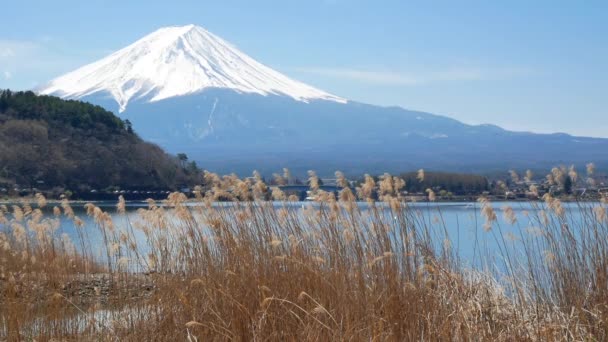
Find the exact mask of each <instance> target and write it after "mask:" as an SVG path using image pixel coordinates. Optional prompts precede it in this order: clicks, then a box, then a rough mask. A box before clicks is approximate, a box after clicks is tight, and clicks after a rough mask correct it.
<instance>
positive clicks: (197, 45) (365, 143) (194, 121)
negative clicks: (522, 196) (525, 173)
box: [37, 25, 608, 174]
mask: <svg viewBox="0 0 608 342" xmlns="http://www.w3.org/2000/svg"><path fill="white" fill-rule="evenodd" d="M37 92H38V93H40V94H46V95H55V96H59V97H62V98H69V99H78V100H83V101H88V102H91V103H94V104H98V105H101V106H103V107H105V108H106V109H109V110H113V111H116V112H118V113H119V115H120V116H121V117H122V118H123V119H129V120H130V121H131V122H132V123H133V125H134V127H135V130H136V131H137V132H138V133H139V135H140V136H142V137H143V138H144V139H147V140H150V141H152V142H155V143H157V144H159V145H161V146H162V147H164V148H165V149H167V150H168V151H169V152H173V153H177V152H184V153H187V154H188V155H189V157H190V158H191V159H194V160H197V161H198V162H199V163H200V165H202V166H203V167H204V168H206V169H209V170H214V171H218V172H241V173H243V172H250V171H251V170H253V169H258V170H259V171H261V172H265V173H269V172H273V171H277V170H280V169H281V168H282V167H289V168H291V169H292V170H294V171H295V172H298V171H300V172H301V171H303V170H306V169H316V170H317V171H319V172H320V173H321V174H329V173H330V172H333V171H334V170H337V169H342V170H345V171H348V172H350V173H360V172H384V171H388V172H399V171H404V170H409V169H413V168H420V167H425V168H435V169H443V170H458V171H472V170H476V171H491V170H492V171H493V170H505V169H507V168H540V167H549V166H553V165H556V164H562V163H563V164H582V163H585V162H588V161H593V162H595V163H596V164H608V153H606V151H607V150H608V139H598V138H584V137H573V136H570V135H567V134H561V133H558V134H534V133H527V132H512V131H507V130H504V129H502V128H499V127H497V126H493V125H467V124H464V123H461V122H459V121H456V120H453V119H450V118H448V117H445V116H440V115H434V114H430V113H424V112H416V111H410V110H406V109H403V108H399V107H379V106H373V105H368V104H363V103H358V102H354V101H349V100H347V99H344V98H342V97H339V96H336V95H333V94H330V93H327V92H324V91H322V90H319V89H317V88H315V87H312V86H309V85H306V84H304V83H302V82H299V81H296V80H293V79H291V78H289V77H287V76H285V75H283V74H281V73H279V72H277V71H275V70H273V69H271V68H270V67H268V66H265V65H263V64H261V63H259V62H257V61H256V60H254V59H253V58H251V57H249V56H248V55H246V54H245V53H243V52H241V51H240V50H238V49H237V48H236V47H234V46H233V45H231V44H230V43H228V42H226V41H224V40H223V39H221V38H219V37H217V36H215V35H214V34H212V33H210V32H208V31H206V30H205V29H203V28H201V27H198V26H194V25H188V26H176V27H167V28H161V29H159V30H157V31H155V32H153V33H151V34H149V35H147V36H145V37H143V38H142V39H140V40H138V41H136V42H135V43H133V44H131V45H129V46H127V47H125V48H123V49H121V50H119V51H117V52H115V53H113V54H111V55H109V56H107V57H105V58H103V59H101V60H99V61H96V62H93V63H91V64H88V65H85V66H83V67H81V68H79V69H76V70H74V71H72V72H70V73H67V74H65V75H63V76H60V77H58V78H56V79H54V80H52V81H50V82H49V83H48V84H46V85H45V86H43V87H41V88H39V89H37Z"/></svg>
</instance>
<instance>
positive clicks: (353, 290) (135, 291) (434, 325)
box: [0, 173, 608, 341]
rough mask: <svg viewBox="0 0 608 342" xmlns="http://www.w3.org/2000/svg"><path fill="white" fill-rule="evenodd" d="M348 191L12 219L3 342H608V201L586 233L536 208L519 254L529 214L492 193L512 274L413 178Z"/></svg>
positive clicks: (595, 209)
mask: <svg viewBox="0 0 608 342" xmlns="http://www.w3.org/2000/svg"><path fill="white" fill-rule="evenodd" d="M337 178H338V183H339V185H341V186H343V189H342V191H341V192H340V193H339V195H338V196H335V195H334V194H333V193H324V192H323V191H321V190H319V189H318V179H317V178H316V176H315V174H314V173H311V174H310V179H309V184H310V186H311V191H312V192H313V194H314V195H315V198H316V201H315V202H314V203H310V204H304V205H303V209H302V210H297V211H296V210H289V209H288V207H289V205H290V203H291V202H290V198H287V197H286V196H285V195H284V194H283V193H281V192H280V190H278V189H277V188H270V187H268V186H267V185H266V184H264V183H263V181H262V179H261V177H259V175H256V177H254V178H253V179H246V180H241V179H238V178H237V177H235V176H224V177H220V176H218V175H214V174H210V173H208V174H206V180H207V183H208V184H210V185H211V187H210V190H209V191H206V192H205V193H202V192H198V193H197V202H199V205H195V206H193V205H191V204H189V203H187V201H186V197H185V196H184V195H183V194H180V193H174V194H171V195H170V196H169V197H168V199H167V200H166V201H163V202H162V203H155V202H154V201H151V200H150V201H149V202H148V207H147V208H142V209H139V211H138V213H137V216H138V218H137V219H133V217H132V216H131V215H127V214H125V202H124V201H123V200H120V201H119V202H118V204H117V207H116V211H117V212H118V213H119V214H121V215H123V216H119V217H121V219H119V220H116V219H113V218H112V217H111V216H110V215H109V213H107V212H104V211H102V210H101V209H100V208H98V207H96V206H95V205H93V204H90V205H87V215H89V216H90V217H91V218H92V221H90V222H94V225H85V224H84V221H83V220H82V218H79V217H77V216H75V214H74V211H73V210H72V208H71V207H70V203H69V202H68V201H67V200H64V201H63V202H62V203H61V205H59V206H57V207H55V208H54V210H53V211H54V213H55V215H56V217H45V216H44V215H43V214H42V211H41V208H44V207H45V206H46V205H47V204H46V200H45V199H44V198H43V197H42V196H37V199H38V204H37V205H33V206H30V205H28V204H23V205H21V206H13V207H10V208H7V207H3V208H2V209H1V210H0V213H1V214H0V222H2V225H3V227H4V228H3V231H2V232H0V340H9V341H17V340H27V341H30V340H36V341H46V340H51V339H55V340H120V341H124V340H132V341H154V340H159V341H176V340H182V341H224V340H234V341H252V340H255V341H262V340H264V341H265V340H272V341H274V340H277V341H285V340H287V341H296V340H297V341H301V340H312V341H341V340H348V341H385V340H388V341H403V340H416V341H419V340H428V341H437V340H457V341H458V340H463V341H468V340H492V341H494V340H505V341H507V340H508V341H511V340H597V341H602V340H606V339H608V307H607V305H608V220H607V218H606V216H607V215H606V201H605V200H604V201H602V203H597V204H593V205H592V206H589V204H587V205H582V204H581V205H580V208H579V210H580V212H581V214H580V217H581V218H580V220H577V224H576V225H574V226H573V225H572V224H571V223H570V221H571V220H569V219H568V218H569V215H571V213H570V212H569V211H568V210H565V209H564V206H563V205H562V204H561V202H560V201H559V199H556V198H553V197H551V196H548V195H547V196H545V197H544V200H543V201H542V202H535V203H533V206H535V208H537V210H534V211H530V213H527V215H528V216H529V217H528V219H529V221H530V222H534V223H535V224H534V225H533V226H525V228H521V229H519V236H516V237H515V238H517V239H519V240H520V242H521V246H522V249H521V251H522V253H520V254H517V255H515V254H513V253H511V252H509V251H510V249H509V248H508V246H507V245H508V242H507V238H508V237H507V236H505V235H506V234H503V233H502V227H503V226H505V225H514V224H515V223H516V222H515V221H516V220H517V217H516V215H515V214H514V213H513V209H512V208H509V207H504V208H503V209H502V210H501V211H502V212H495V211H494V209H493V207H492V206H491V205H490V203H489V202H488V201H487V200H486V199H484V198H480V200H479V205H480V211H479V218H480V226H482V227H483V228H484V229H485V230H486V232H485V234H488V236H489V238H491V239H493V240H495V242H496V245H497V246H498V247H499V248H498V249H499V250H498V251H485V252H486V254H488V255H489V254H490V253H495V254H498V255H499V257H500V259H501V260H502V263H503V264H504V266H501V269H502V270H503V271H502V272H500V273H498V272H496V270H495V269H494V268H492V266H491V265H490V264H491V263H490V262H488V263H487V264H485V265H486V266H479V267H472V266H470V264H468V263H466V262H465V261H463V260H462V259H461V257H460V256H459V255H458V253H457V251H455V250H454V249H453V248H452V247H451V240H450V238H449V232H450V231H453V229H456V228H457V227H448V226H445V224H444V225H443V226H442V224H441V223H442V222H443V221H442V217H441V215H442V213H441V211H440V210H439V209H438V210H437V211H436V212H434V213H433V214H432V215H433V218H431V217H428V215H431V214H423V213H421V212H420V211H417V210H415V209H413V207H412V206H411V205H409V204H408V203H407V202H406V201H405V200H404V199H403V198H402V197H401V193H400V191H399V190H400V189H401V188H402V187H403V186H404V184H403V181H402V180H401V179H399V178H397V177H391V176H390V175H384V176H383V177H382V178H381V180H380V181H378V182H375V181H374V180H373V179H372V178H371V177H366V180H365V182H364V183H363V184H362V185H361V186H360V187H358V188H357V189H352V190H351V189H349V188H348V187H346V184H347V183H346V180H345V179H344V178H343V176H342V175H341V174H340V173H337ZM428 195H429V199H430V200H433V199H434V196H435V195H434V193H433V192H432V191H429V193H428ZM220 199H221V200H230V201H232V203H230V205H217V202H216V201H217V200H220ZM269 199H274V200H275V202H274V203H273V202H271V201H268V200H269ZM291 200H293V198H292V199H291ZM276 201H278V202H279V203H281V202H282V203H283V205H280V204H279V205H278V206H277V202H276ZM356 201H363V202H367V203H365V204H364V206H363V207H364V210H363V209H362V206H361V205H358V204H357V202H356ZM429 206H433V204H432V202H430V203H429ZM59 216H67V217H69V218H70V219H72V220H73V222H74V225H76V226H77V227H78V229H77V231H78V237H77V238H76V239H69V238H68V237H67V236H65V235H61V234H60V233H59V231H58V230H57V227H58V224H59V223H58V219H57V217H59ZM431 220H435V223H438V225H439V226H440V227H441V229H439V231H437V230H436V229H431V228H430V222H431ZM92 231H96V232H99V233H100V234H101V236H102V237H103V243H99V244H95V243H93V242H92V241H91V239H90V237H89V234H91V232H92ZM100 253H101V255H102V256H103V257H98V255H99V254H100ZM481 264H482V265H483V264H484V263H481Z"/></svg>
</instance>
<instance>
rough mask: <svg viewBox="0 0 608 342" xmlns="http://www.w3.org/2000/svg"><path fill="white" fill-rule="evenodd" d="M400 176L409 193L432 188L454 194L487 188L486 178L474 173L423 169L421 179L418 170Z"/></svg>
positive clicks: (477, 191) (474, 191)
mask: <svg viewBox="0 0 608 342" xmlns="http://www.w3.org/2000/svg"><path fill="white" fill-rule="evenodd" d="M400 177H401V178H402V179H403V180H405V188H404V190H406V191H408V192H410V193H419V192H420V193H424V192H425V191H426V189H433V190H435V191H437V192H439V191H441V190H444V191H446V192H451V193H452V194H454V195H469V194H480V193H482V192H484V191H488V190H489V182H488V179H487V178H486V177H484V176H480V175H474V174H462V173H450V172H431V171H425V172H424V179H422V180H421V179H419V178H418V172H407V173H403V174H401V175H400Z"/></svg>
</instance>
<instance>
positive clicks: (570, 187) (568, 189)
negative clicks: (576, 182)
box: [564, 175, 572, 194]
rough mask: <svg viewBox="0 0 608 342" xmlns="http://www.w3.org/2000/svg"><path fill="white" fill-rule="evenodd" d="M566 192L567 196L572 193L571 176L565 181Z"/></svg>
mask: <svg viewBox="0 0 608 342" xmlns="http://www.w3.org/2000/svg"><path fill="white" fill-rule="evenodd" d="M564 192H565V193H567V194H571V193H572V178H570V176H569V175H568V176H566V179H565V180H564Z"/></svg>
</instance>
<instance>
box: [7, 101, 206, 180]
mask: <svg viewBox="0 0 608 342" xmlns="http://www.w3.org/2000/svg"><path fill="white" fill-rule="evenodd" d="M198 177H199V170H198V168H197V167H196V164H194V163H189V164H188V163H185V162H184V160H183V158H182V160H178V158H176V157H173V156H170V155H168V154H166V153H165V152H164V151H163V150H162V149H161V148H160V147H158V146H156V145H154V144H150V143H147V142H145V141H143V140H142V139H141V138H139V137H138V136H137V134H136V133H135V132H134V131H133V128H132V127H131V124H130V122H129V121H128V120H125V121H123V120H121V119H120V118H118V117H117V116H115V115H114V114H113V113H111V112H108V111H106V110H105V109H103V108H102V107H100V106H94V105H92V104H89V103H84V102H79V101H68V100H62V99H59V98H57V97H52V96H38V95H36V94H34V93H33V92H11V91H9V90H0V185H2V184H5V185H9V186H11V185H15V184H17V185H20V186H25V187H27V186H29V187H33V186H36V187H53V186H58V187H66V188H69V189H74V190H86V189H106V188H108V187H120V188H122V189H134V188H139V189H167V188H168V189H173V188H177V187H179V186H181V185H185V184H195V183H198V182H199V179H198Z"/></svg>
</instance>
